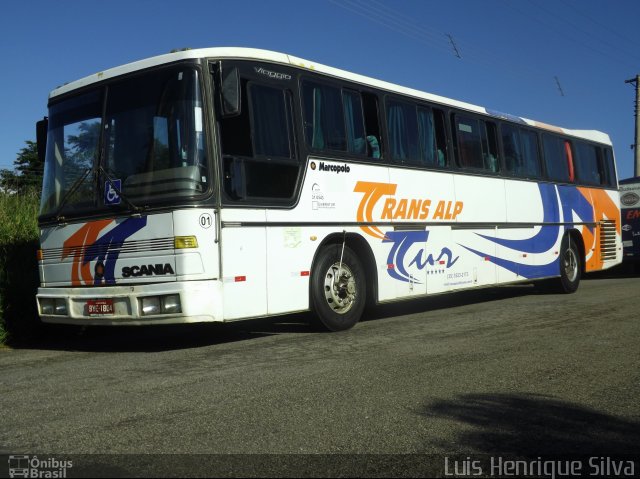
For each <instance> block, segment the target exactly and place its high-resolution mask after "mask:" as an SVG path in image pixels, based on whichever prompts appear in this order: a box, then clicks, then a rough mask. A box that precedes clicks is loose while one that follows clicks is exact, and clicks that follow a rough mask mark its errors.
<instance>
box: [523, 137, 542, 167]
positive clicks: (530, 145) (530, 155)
mask: <svg viewBox="0 0 640 479" xmlns="http://www.w3.org/2000/svg"><path fill="white" fill-rule="evenodd" d="M520 145H521V147H522V159H523V164H522V172H521V176H524V177H527V178H540V176H542V166H541V164H540V147H539V146H538V134H537V133H536V132H535V131H531V130H523V129H521V130H520Z"/></svg>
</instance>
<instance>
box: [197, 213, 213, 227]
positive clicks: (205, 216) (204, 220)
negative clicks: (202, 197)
mask: <svg viewBox="0 0 640 479" xmlns="http://www.w3.org/2000/svg"><path fill="white" fill-rule="evenodd" d="M198 221H199V223H200V226H201V227H202V228H204V229H207V228H210V227H211V225H213V218H211V215H210V214H209V213H202V214H201V215H200V219H199V220H198Z"/></svg>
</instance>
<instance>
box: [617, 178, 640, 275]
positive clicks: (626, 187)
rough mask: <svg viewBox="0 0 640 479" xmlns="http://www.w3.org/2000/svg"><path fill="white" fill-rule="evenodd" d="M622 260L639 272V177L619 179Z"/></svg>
mask: <svg viewBox="0 0 640 479" xmlns="http://www.w3.org/2000/svg"><path fill="white" fill-rule="evenodd" d="M620 208H621V216H622V247H623V250H622V251H623V260H624V261H625V262H632V263H635V265H634V267H635V270H636V271H637V272H640V177H638V176H636V177H635V178H627V179H626V180H620Z"/></svg>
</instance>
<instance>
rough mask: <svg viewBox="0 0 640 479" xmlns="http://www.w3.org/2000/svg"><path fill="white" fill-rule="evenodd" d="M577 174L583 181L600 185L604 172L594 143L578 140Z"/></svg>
mask: <svg viewBox="0 0 640 479" xmlns="http://www.w3.org/2000/svg"><path fill="white" fill-rule="evenodd" d="M575 166H576V174H577V177H578V180H579V181H580V182H581V183H585V184H587V185H600V184H602V183H603V182H604V181H603V173H604V171H601V168H600V165H599V162H598V149H597V148H596V147H595V146H594V145H590V144H588V143H584V142H582V141H579V142H576V165H575Z"/></svg>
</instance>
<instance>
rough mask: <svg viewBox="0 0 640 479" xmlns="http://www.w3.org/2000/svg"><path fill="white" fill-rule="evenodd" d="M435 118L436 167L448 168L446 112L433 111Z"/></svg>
mask: <svg viewBox="0 0 640 479" xmlns="http://www.w3.org/2000/svg"><path fill="white" fill-rule="evenodd" d="M433 118H434V120H435V121H434V123H435V125H434V126H435V129H436V166H440V167H443V168H444V167H445V166H447V163H448V162H447V127H446V122H445V119H444V111H442V110H438V109H437V108H434V109H433Z"/></svg>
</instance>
